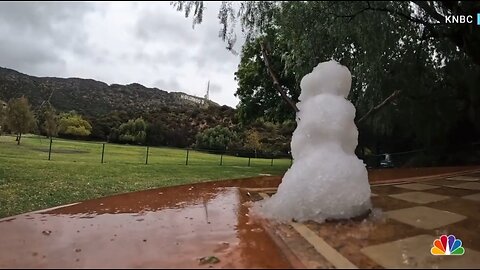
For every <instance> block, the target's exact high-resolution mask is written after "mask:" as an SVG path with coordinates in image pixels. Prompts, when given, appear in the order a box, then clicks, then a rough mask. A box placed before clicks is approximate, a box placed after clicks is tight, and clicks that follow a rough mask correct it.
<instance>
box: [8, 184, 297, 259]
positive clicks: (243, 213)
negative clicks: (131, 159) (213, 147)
mask: <svg viewBox="0 0 480 270" xmlns="http://www.w3.org/2000/svg"><path fill="white" fill-rule="evenodd" d="M161 190H162V189H159V190H149V191H145V192H137V193H135V194H134V195H135V196H132V194H125V195H124V196H123V195H122V196H114V197H109V198H104V199H98V200H93V201H88V202H85V203H81V204H77V205H73V206H70V207H65V208H60V209H56V210H52V211H47V212H42V213H35V214H27V215H20V216H17V217H15V219H14V220H8V219H7V221H3V222H1V223H0V235H1V239H2V241H1V242H0V267H2V268H7V267H28V268H30V267H35V268H52V267H53V268H57V267H65V268H71V267H74V268H92V267H100V268H106V267H112V268H124V267H128V268H140V267H141V268H144V267H149V268H150V267H167V268H192V267H205V268H208V267H209V266H210V265H208V264H205V265H200V264H199V258H201V257H206V256H216V257H217V258H218V259H220V262H219V263H217V264H214V265H213V266H214V267H215V268H217V267H221V268H224V267H228V268H291V265H290V263H289V262H288V261H287V259H286V258H285V257H284V256H283V253H282V252H281V250H280V249H279V248H278V247H277V246H276V245H275V243H274V242H273V241H272V239H271V238H270V237H269V236H268V234H267V233H266V232H265V231H264V230H263V228H262V226H261V225H260V224H258V223H255V222H249V217H248V214H247V213H248V208H247V207H245V206H242V203H243V202H244V201H246V198H245V195H244V194H242V193H241V192H240V191H239V189H238V188H211V187H210V188H208V186H207V187H201V186H200V187H198V185H195V186H182V187H178V188H170V189H168V191H164V190H163V191H161ZM124 198H125V200H124Z"/></svg>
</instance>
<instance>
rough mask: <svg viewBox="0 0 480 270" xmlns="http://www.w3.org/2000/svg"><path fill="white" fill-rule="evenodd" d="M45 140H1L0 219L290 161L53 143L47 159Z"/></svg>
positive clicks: (280, 168) (253, 172) (269, 170)
mask: <svg viewBox="0 0 480 270" xmlns="http://www.w3.org/2000/svg"><path fill="white" fill-rule="evenodd" d="M48 148H49V140H48V139H46V138H44V137H38V136H34V135H31V136H24V137H22V141H21V145H16V142H15V137H11V136H0V218H2V217H7V216H12V215H16V214H20V213H24V212H28V211H33V210H38V209H43V208H49V207H53V206H57V205H62V204H67V203H72V202H78V201H82V200H86V199H93V198H98V197H103V196H107V195H112V194H118V193H125V192H130V191H137V190H143V189H149V188H156V187H164V186H173V185H181V184H188V183H196V182H205V181H209V180H218V179H232V178H241V177H251V176H258V175H259V174H272V175H280V174H283V173H284V172H285V171H286V170H287V169H288V167H289V166H290V160H289V159H276V160H275V161H274V164H273V166H271V160H270V159H251V161H250V162H251V163H250V165H251V166H250V167H249V166H247V165H248V158H239V157H232V156H223V166H219V164H220V155H214V154H207V153H201V152H197V151H190V152H189V164H188V166H186V165H185V158H186V151H185V150H183V149H174V148H160V147H150V148H149V158H148V165H145V157H146V148H145V147H140V146H125V145H116V144H106V145H105V156H104V163H103V164H102V163H101V154H102V143H98V142H85V141H73V140H63V139H54V141H53V144H52V155H51V160H50V161H49V160H48Z"/></svg>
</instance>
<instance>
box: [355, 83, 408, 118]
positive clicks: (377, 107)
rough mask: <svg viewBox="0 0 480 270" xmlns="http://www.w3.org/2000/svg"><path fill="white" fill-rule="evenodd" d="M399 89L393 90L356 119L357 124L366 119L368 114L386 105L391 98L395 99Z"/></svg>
mask: <svg viewBox="0 0 480 270" xmlns="http://www.w3.org/2000/svg"><path fill="white" fill-rule="evenodd" d="M400 92H401V91H400V90H396V91H395V92H393V93H392V94H391V95H390V96H388V97H387V98H386V99H385V100H383V101H382V102H380V104H378V105H377V106H375V107H373V108H371V109H370V110H369V111H368V112H367V113H366V114H364V115H363V116H362V117H361V118H360V119H359V120H358V121H357V123H356V124H357V125H358V124H360V123H362V122H363V121H365V119H367V118H368V117H369V116H370V115H372V114H374V113H376V112H377V111H378V110H380V109H381V108H383V107H384V106H385V105H387V104H388V103H390V101H392V100H393V99H395V98H396V97H397V96H398V95H399V94H400Z"/></svg>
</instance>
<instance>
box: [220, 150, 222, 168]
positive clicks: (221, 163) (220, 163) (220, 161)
mask: <svg viewBox="0 0 480 270" xmlns="http://www.w3.org/2000/svg"><path fill="white" fill-rule="evenodd" d="M222 165H223V153H222V154H220V166H222Z"/></svg>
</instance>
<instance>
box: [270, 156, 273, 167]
mask: <svg viewBox="0 0 480 270" xmlns="http://www.w3.org/2000/svg"><path fill="white" fill-rule="evenodd" d="M270 166H273V157H272V162H271V163H270Z"/></svg>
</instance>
